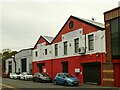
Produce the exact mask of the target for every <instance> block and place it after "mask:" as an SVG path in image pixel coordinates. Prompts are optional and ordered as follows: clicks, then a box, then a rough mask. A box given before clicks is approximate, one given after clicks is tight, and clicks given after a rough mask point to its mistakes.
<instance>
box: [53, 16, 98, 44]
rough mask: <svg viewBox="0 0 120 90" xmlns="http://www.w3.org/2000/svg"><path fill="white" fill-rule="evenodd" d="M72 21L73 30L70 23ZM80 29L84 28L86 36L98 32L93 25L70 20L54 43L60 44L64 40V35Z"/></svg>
mask: <svg viewBox="0 0 120 90" xmlns="http://www.w3.org/2000/svg"><path fill="white" fill-rule="evenodd" d="M70 21H74V27H73V28H72V29H70V28H69V22H70ZM79 28H83V33H84V34H87V33H90V32H94V31H96V30H97V28H95V27H93V26H91V25H88V24H86V23H83V22H81V21H78V20H77V19H73V18H70V20H69V21H68V22H67V24H66V25H65V26H64V28H63V29H62V30H61V31H60V32H59V34H58V35H57V37H56V38H55V39H54V41H53V43H56V42H60V41H61V40H62V35H63V34H66V33H68V32H71V31H74V30H77V29H79Z"/></svg>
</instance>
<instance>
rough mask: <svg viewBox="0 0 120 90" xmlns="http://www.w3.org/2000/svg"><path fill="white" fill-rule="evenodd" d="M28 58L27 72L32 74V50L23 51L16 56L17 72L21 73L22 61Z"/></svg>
mask: <svg viewBox="0 0 120 90" xmlns="http://www.w3.org/2000/svg"><path fill="white" fill-rule="evenodd" d="M24 58H26V60H27V72H28V73H29V72H30V69H32V68H31V66H30V65H32V50H22V51H20V52H19V53H17V54H16V55H15V60H16V72H19V69H20V72H21V59H24Z"/></svg>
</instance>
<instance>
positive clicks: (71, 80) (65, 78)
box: [54, 73, 79, 86]
mask: <svg viewBox="0 0 120 90" xmlns="http://www.w3.org/2000/svg"><path fill="white" fill-rule="evenodd" d="M54 84H55V85H56V84H62V85H65V86H67V85H76V86H78V84H79V80H78V79H77V78H76V77H75V76H73V75H72V74H69V73H57V74H56V76H55V78H54Z"/></svg>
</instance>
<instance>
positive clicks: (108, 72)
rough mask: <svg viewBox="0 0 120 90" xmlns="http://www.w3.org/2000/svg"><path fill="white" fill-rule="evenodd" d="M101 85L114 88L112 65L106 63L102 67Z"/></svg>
mask: <svg viewBox="0 0 120 90" xmlns="http://www.w3.org/2000/svg"><path fill="white" fill-rule="evenodd" d="M102 68H103V69H102V73H103V85H104V86H114V70H113V63H112V62H107V63H104V64H103V65H102Z"/></svg>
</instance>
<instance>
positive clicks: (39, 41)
mask: <svg viewBox="0 0 120 90" xmlns="http://www.w3.org/2000/svg"><path fill="white" fill-rule="evenodd" d="M44 42H46V45H49V43H48V42H47V41H46V40H45V39H44V38H43V37H42V36H40V38H39V39H38V41H37V43H36V45H35V46H34V49H36V48H37V44H40V43H44Z"/></svg>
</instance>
